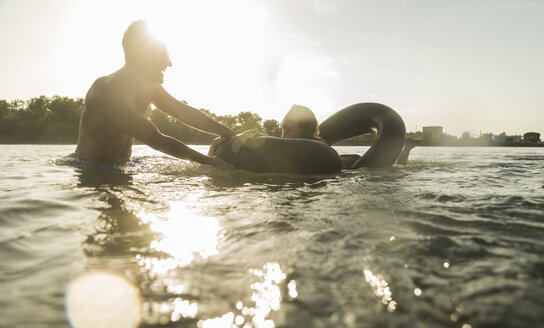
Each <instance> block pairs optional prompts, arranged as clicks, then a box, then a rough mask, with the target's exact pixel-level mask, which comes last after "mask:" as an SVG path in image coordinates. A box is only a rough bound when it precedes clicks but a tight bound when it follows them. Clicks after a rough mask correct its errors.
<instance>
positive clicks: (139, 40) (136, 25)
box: [123, 20, 172, 83]
mask: <svg viewBox="0 0 544 328" xmlns="http://www.w3.org/2000/svg"><path fill="white" fill-rule="evenodd" d="M123 50H124V52H125V62H126V65H127V66H131V67H133V68H136V69H138V70H139V71H141V73H142V74H143V75H144V77H145V78H147V79H149V80H151V81H153V82H159V83H162V82H163V72H164V70H166V68H167V67H168V66H172V62H171V61H170V56H169V55H168V51H167V49H166V45H165V44H164V43H162V42H160V41H159V40H157V39H156V38H154V37H153V35H152V34H151V33H150V31H149V27H148V26H147V23H146V22H145V21H143V20H139V21H135V22H133V23H132V24H130V25H129V27H128V28H127V30H126V31H125V34H124V36H123Z"/></svg>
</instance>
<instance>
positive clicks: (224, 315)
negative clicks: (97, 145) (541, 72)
mask: <svg viewBox="0 0 544 328" xmlns="http://www.w3.org/2000/svg"><path fill="white" fill-rule="evenodd" d="M0 147H1V151H2V153H3V154H5V155H6V156H4V157H2V159H0V169H1V170H2V172H3V175H2V179H0V188H1V189H2V191H3V193H2V195H1V196H0V197H2V202H1V203H0V224H1V225H2V229H1V230H0V255H1V256H2V258H3V259H4V261H2V263H0V287H1V290H2V291H3V292H2V294H1V295H0V306H1V308H2V309H3V315H2V316H1V317H0V326H2V327H4V326H5V327H66V326H68V325H69V323H68V322H70V324H71V325H72V326H73V327H86V326H99V325H100V324H101V322H100V320H103V319H104V318H107V319H108V320H109V323H110V324H111V323H112V322H114V323H115V325H116V326H117V327H137V326H141V327H163V326H176V327H177V326H181V327H209V326H219V327H223V326H232V325H235V326H238V327H243V326H244V325H246V326H249V327H270V326H278V327H404V326H406V327H469V326H471V327H490V326H493V327H528V326H538V325H540V323H541V322H542V321H543V320H544V314H542V312H541V311H540V309H541V308H542V306H543V305H544V301H543V300H542V299H541V297H540V295H542V293H543V292H544V287H542V283H541V282H542V279H544V261H543V260H542V256H541V254H542V253H543V252H544V242H543V241H542V238H541V236H542V235H543V233H544V222H543V218H544V215H543V213H544V195H543V189H542V186H543V185H544V181H543V180H542V178H541V176H540V175H539V172H542V169H543V168H544V167H543V165H544V164H543V163H544V152H543V151H542V150H541V149H521V148H517V149H504V148H503V149H497V148H481V149H474V148H416V149H415V150H414V151H413V153H412V160H411V161H410V162H409V163H408V165H407V166H406V167H396V166H393V167H391V168H387V169H365V168H362V169H359V170H349V171H344V172H341V173H336V174H332V175H331V174H329V175H310V176H290V175H285V174H264V175H263V174H252V173H249V172H246V171H242V170H231V171H225V170H219V169H216V168H212V167H208V166H202V165H197V164H191V163H187V162H183V161H178V160H175V159H173V158H171V157H168V156H162V155H161V154H159V153H156V152H154V151H152V150H149V149H148V148H147V147H143V146H138V147H135V153H134V159H133V160H132V161H130V162H128V163H125V164H122V165H105V166H96V165H95V164H92V163H88V162H84V161H79V160H74V159H70V158H67V157H65V156H64V155H65V154H68V153H70V152H71V151H72V150H73V147H71V146H0ZM198 149H199V150H201V151H203V152H205V151H206V150H207V149H206V148H205V147H201V148H198ZM336 149H337V150H338V152H339V153H354V152H355V153H363V152H364V151H365V150H366V148H354V147H336ZM105 286H107V288H105ZM121 296H122V297H121ZM104 313H111V314H112V316H113V315H114V314H118V315H119V316H118V317H112V316H110V315H108V316H104V315H103V314H104ZM129 319H130V320H129Z"/></svg>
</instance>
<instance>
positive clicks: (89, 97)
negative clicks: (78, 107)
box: [85, 73, 129, 106]
mask: <svg viewBox="0 0 544 328" xmlns="http://www.w3.org/2000/svg"><path fill="white" fill-rule="evenodd" d="M128 96H129V95H128V94H127V93H126V92H124V90H123V85H122V82H121V81H119V79H118V78H116V77H115V73H113V74H110V75H107V76H102V77H99V78H98V79H96V80H95V81H94V83H93V84H92V85H91V87H90V88H89V91H87V94H86V95H85V103H86V104H87V105H88V106H95V105H100V106H104V105H108V104H112V103H118V102H119V101H122V100H123V98H128Z"/></svg>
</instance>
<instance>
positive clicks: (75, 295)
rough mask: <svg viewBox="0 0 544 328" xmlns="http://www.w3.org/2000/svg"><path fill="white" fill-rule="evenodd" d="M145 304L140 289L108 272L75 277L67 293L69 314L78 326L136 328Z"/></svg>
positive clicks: (73, 325) (82, 327)
mask: <svg viewBox="0 0 544 328" xmlns="http://www.w3.org/2000/svg"><path fill="white" fill-rule="evenodd" d="M141 307H142V303H141V297H140V292H139V289H138V288H136V287H135V286H134V285H133V284H132V283H131V282H130V281H128V280H127V279H125V278H123V277H120V276H117V275H114V274H111V273H107V272H94V273H89V274H85V275H83V276H81V277H79V278H77V279H75V280H74V281H72V282H71V283H70V285H69V286H68V291H67V293H66V313H67V317H68V320H69V322H70V324H71V326H72V327H74V328H93V327H104V328H109V327H112V328H114V327H116V328H134V327H137V326H138V325H139V324H140V320H141V316H142V313H141Z"/></svg>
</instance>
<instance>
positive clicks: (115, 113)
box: [95, 97, 223, 165]
mask: <svg viewBox="0 0 544 328" xmlns="http://www.w3.org/2000/svg"><path fill="white" fill-rule="evenodd" d="M112 99H113V100H112ZM95 101H96V102H97V103H96V104H95V105H96V106H97V108H100V109H102V110H101V112H102V114H104V115H105V116H106V117H107V118H108V119H109V120H110V121H111V122H113V123H114V124H115V126H116V127H117V128H118V129H119V130H120V131H122V132H123V133H125V134H127V135H129V136H131V137H133V138H135V139H138V140H140V141H141V142H143V143H145V144H147V145H148V146H150V147H151V148H153V149H156V150H158V151H161V152H163V153H166V154H168V155H171V156H174V157H176V158H180V159H186V160H190V161H194V162H198V163H202V164H216V165H222V164H223V162H222V161H221V160H218V159H217V158H213V157H209V156H206V155H204V154H201V153H200V152H198V151H196V150H194V149H191V148H190V147H188V146H187V145H185V144H183V143H182V142H180V141H179V140H177V139H175V138H172V137H170V136H167V135H164V134H162V133H161V132H160V131H159V130H158V129H157V127H156V126H155V125H154V124H153V123H151V122H150V121H149V120H147V119H146V118H145V117H144V116H143V115H142V114H140V113H138V112H137V111H136V110H135V109H133V108H132V106H131V105H130V103H129V102H128V101H126V100H123V99H119V97H112V98H109V99H108V100H104V99H102V100H95Z"/></svg>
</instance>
